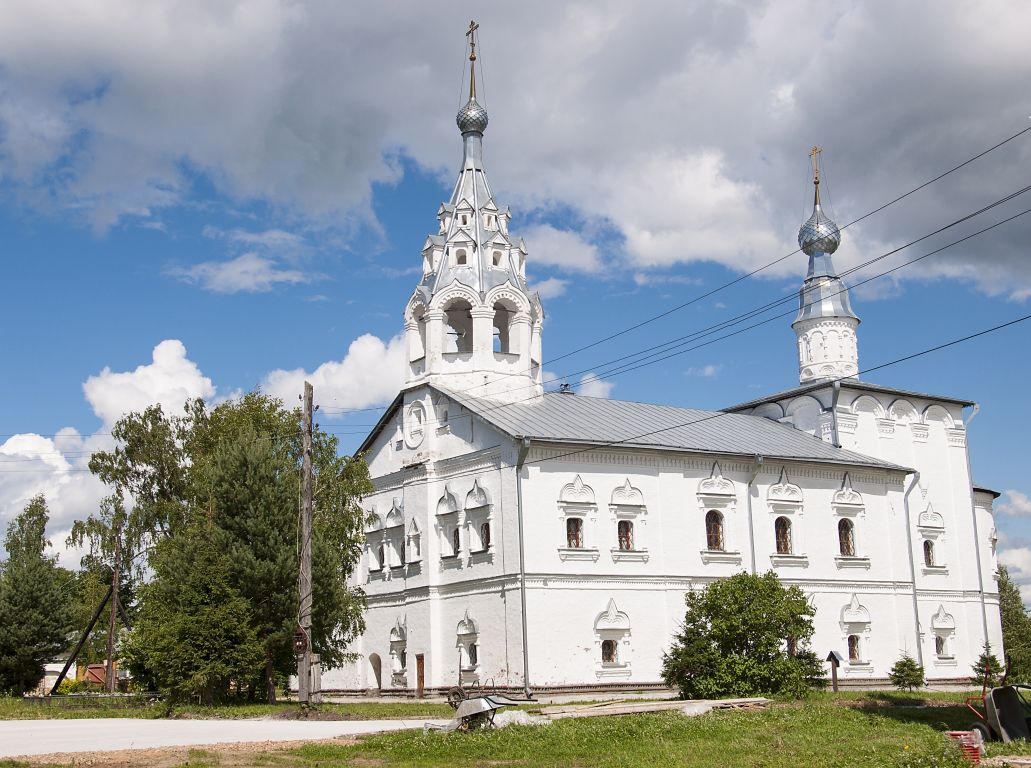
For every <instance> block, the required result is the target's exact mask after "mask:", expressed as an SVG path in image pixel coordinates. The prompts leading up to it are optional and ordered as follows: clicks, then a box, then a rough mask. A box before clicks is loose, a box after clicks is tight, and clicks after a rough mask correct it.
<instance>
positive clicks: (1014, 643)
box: [999, 566, 1031, 683]
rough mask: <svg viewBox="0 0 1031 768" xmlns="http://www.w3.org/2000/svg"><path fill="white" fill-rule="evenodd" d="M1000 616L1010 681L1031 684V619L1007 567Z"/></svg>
mask: <svg viewBox="0 0 1031 768" xmlns="http://www.w3.org/2000/svg"><path fill="white" fill-rule="evenodd" d="M999 614H1000V618H1001V619H1002V647H1003V651H1004V653H1005V655H1006V659H1007V661H1008V662H1009V665H1010V673H1009V677H1008V678H1007V681H1008V682H1012V683H1031V616H1029V615H1028V612H1027V610H1026V609H1025V608H1024V601H1023V599H1022V598H1021V596H1020V589H1019V588H1018V587H1017V585H1016V584H1014V583H1013V581H1012V580H1011V579H1010V575H1009V571H1007V570H1006V566H999Z"/></svg>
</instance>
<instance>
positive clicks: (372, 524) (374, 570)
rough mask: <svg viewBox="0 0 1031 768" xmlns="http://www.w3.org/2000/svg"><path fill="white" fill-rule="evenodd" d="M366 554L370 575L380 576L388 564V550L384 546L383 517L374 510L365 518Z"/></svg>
mask: <svg viewBox="0 0 1031 768" xmlns="http://www.w3.org/2000/svg"><path fill="white" fill-rule="evenodd" d="M365 556H366V561H367V562H368V566H369V575H370V576H379V577H380V578H382V576H381V575H380V574H382V572H383V568H384V566H385V565H386V551H385V550H384V547H383V518H381V517H380V516H379V515H377V514H376V513H375V512H374V511H369V512H368V513H367V514H366V520H365Z"/></svg>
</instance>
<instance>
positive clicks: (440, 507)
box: [435, 483, 462, 567]
mask: <svg viewBox="0 0 1031 768" xmlns="http://www.w3.org/2000/svg"><path fill="white" fill-rule="evenodd" d="M461 514H462V513H461V510H460V508H459V506H458V498H457V497H456V496H455V494H454V493H453V492H452V491H451V486H450V484H449V483H445V484H444V494H443V495H442V496H441V497H440V498H439V499H438V500H437V510H436V515H435V517H436V528H437V540H438V542H439V544H440V563H441V566H442V567H447V566H453V565H454V564H457V563H458V561H459V558H460V557H461V555H462V548H461V535H459V548H458V551H454V544H453V536H454V531H455V530H456V529H457V530H459V531H461V529H462V528H461V526H462V520H461Z"/></svg>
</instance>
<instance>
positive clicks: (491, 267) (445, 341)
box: [405, 22, 544, 402]
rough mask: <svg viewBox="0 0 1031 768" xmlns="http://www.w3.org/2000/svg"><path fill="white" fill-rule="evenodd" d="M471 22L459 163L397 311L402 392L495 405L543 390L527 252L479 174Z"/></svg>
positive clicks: (538, 313)
mask: <svg viewBox="0 0 1031 768" xmlns="http://www.w3.org/2000/svg"><path fill="white" fill-rule="evenodd" d="M478 29H479V25H477V24H476V23H475V22H470V23H469V30H468V31H467V32H466V37H467V38H468V42H467V48H468V51H469V100H468V101H467V102H466V103H465V105H464V106H463V107H462V108H461V109H460V110H459V111H458V116H457V118H456V122H457V123H458V130H459V132H460V133H461V134H462V146H463V153H462V166H461V169H460V170H459V172H458V181H457V182H456V183H455V187H454V191H453V192H452V193H451V199H450V200H449V201H448V202H446V203H442V204H441V206H440V208H439V209H438V210H437V221H438V223H439V227H438V230H437V233H436V234H433V235H430V236H429V237H427V238H426V242H425V244H424V245H423V249H422V279H421V280H420V282H419V285H418V286H417V287H416V289H415V292H414V293H413V294H412V297H411V298H410V299H409V300H408V304H407V306H406V308H405V336H406V338H407V342H408V375H407V381H406V382H405V386H412V385H415V384H421V383H426V382H430V383H435V384H439V385H440V386H442V387H444V388H445V389H451V390H459V391H461V392H464V393H466V394H468V395H472V396H473V397H481V398H488V399H493V400H499V401H503V402H513V401H517V400H528V399H531V398H533V397H539V396H541V394H542V393H543V387H542V383H541V375H542V374H541V323H542V321H543V319H544V310H543V309H542V307H541V302H540V297H539V296H538V295H537V294H536V293H531V292H530V290H529V287H528V285H527V282H526V246H525V244H524V243H523V241H522V240H521V239H519V240H518V241H513V239H512V237H511V235H510V234H509V231H508V222H509V219H511V213H510V212H509V210H508V208H500V207H499V206H498V205H497V203H496V202H495V201H494V196H493V194H492V193H491V190H490V185H489V184H488V183H487V174H486V172H485V171H484V168H483V132H484V131H485V130H486V128H487V110H486V109H485V108H484V107H483V105H481V104H480V103H479V101H477V98H476V85H477V80H476V33H477V30H478Z"/></svg>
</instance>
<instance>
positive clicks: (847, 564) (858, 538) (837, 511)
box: [831, 472, 870, 569]
mask: <svg viewBox="0 0 1031 768" xmlns="http://www.w3.org/2000/svg"><path fill="white" fill-rule="evenodd" d="M831 514H832V515H833V517H834V525H835V536H836V537H837V526H838V525H840V524H841V520H849V521H850V522H851V523H852V546H853V550H854V551H855V553H856V554H854V555H843V554H841V549H840V546H839V549H838V554H837V555H835V556H834V564H835V565H836V566H837V567H838V568H839V569H841V568H869V567H870V557H869V556H868V555H864V554H863V552H864V551H866V548H865V547H864V546H863V535H862V530H863V527H864V526H863V525H860V522H861V521H862V520H865V519H866V503H865V502H864V501H863V496H862V494H861V493H859V491H857V490H855V489H854V488H852V478H850V477H849V474H848V472H846V473H845V476H844V477H843V478H842V480H841V488H839V489H838V490H837V491H835V492H834V495H833V496H832V497H831Z"/></svg>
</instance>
